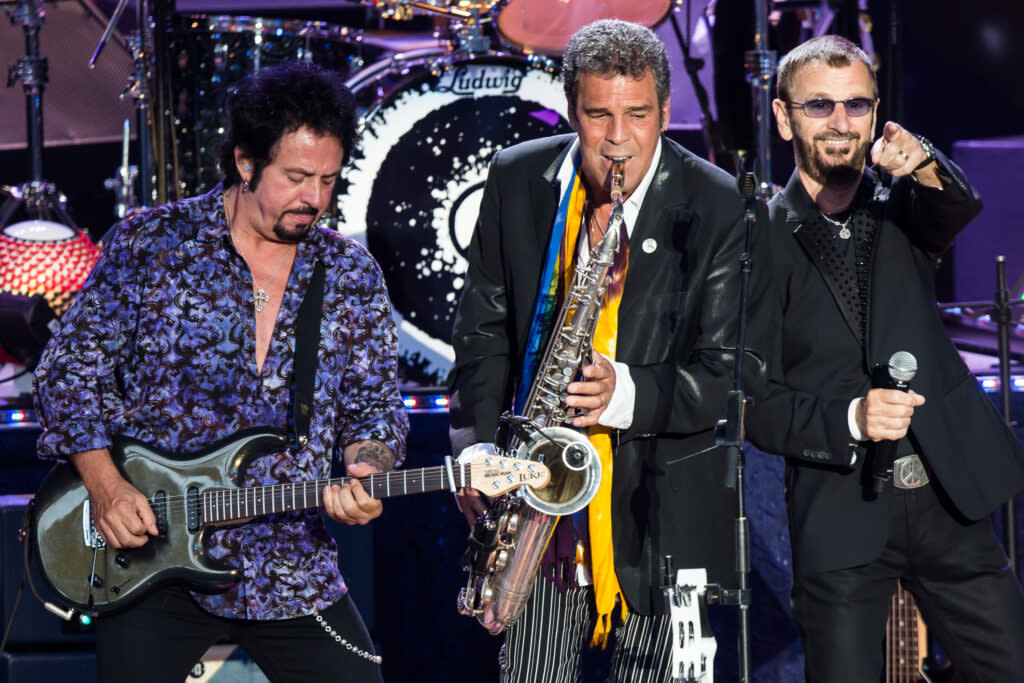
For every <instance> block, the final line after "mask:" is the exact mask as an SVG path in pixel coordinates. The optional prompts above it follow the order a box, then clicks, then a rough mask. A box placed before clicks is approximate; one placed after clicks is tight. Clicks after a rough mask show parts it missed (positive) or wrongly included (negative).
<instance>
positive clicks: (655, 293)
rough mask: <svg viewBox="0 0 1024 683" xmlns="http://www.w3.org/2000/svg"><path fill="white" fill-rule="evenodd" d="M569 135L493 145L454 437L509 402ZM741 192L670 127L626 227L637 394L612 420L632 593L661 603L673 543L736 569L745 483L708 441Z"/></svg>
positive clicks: (623, 578) (462, 308)
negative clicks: (629, 413) (624, 424)
mask: <svg viewBox="0 0 1024 683" xmlns="http://www.w3.org/2000/svg"><path fill="white" fill-rule="evenodd" d="M574 139H575V136H574V135H566V136H558V137H553V138H546V139H543V140H537V141H532V142H527V143H523V144H520V145H516V146H515V147H512V148H509V149H507V150H504V151H502V152H501V153H499V154H498V155H496V156H495V159H494V161H493V162H492V165H491V169H490V172H489V176H488V180H487V184H486V188H485V190H484V197H483V200H482V204H481V208H480V218H479V220H478V222H477V227H476V232H475V234H474V236H473V239H472V242H471V244H470V249H469V267H468V272H467V276H466V285H465V288H464V291H463V295H462V299H461V303H460V305H459V309H458V313H457V316H456V321H455V328H454V330H453V334H452V345H453V347H454V349H455V363H454V365H453V368H452V371H451V374H450V375H449V379H448V382H449V388H450V391H451V405H450V406H449V412H450V418H451V437H452V445H453V448H454V450H455V452H456V453H457V452H459V451H461V450H462V449H463V448H465V447H466V446H468V445H470V444H472V443H476V442H481V441H490V440H492V439H493V434H494V431H495V427H496V425H497V418H498V416H499V415H500V414H501V413H502V412H503V411H505V410H507V409H508V408H509V406H510V402H511V397H512V394H513V391H514V385H515V382H516V380H517V378H518V377H519V374H520V370H521V367H522V365H521V363H522V358H523V352H524V346H525V344H526V340H527V336H528V334H529V327H530V323H531V316H532V314H533V307H534V302H535V300H536V297H537V290H538V287H539V281H540V278H541V272H540V271H541V268H542V267H543V258H544V250H545V248H546V246H547V240H548V236H549V234H550V231H551V227H552V224H553V222H554V217H555V213H556V210H557V202H558V199H559V185H558V182H557V179H556V174H557V172H558V169H559V166H560V165H561V163H562V161H563V159H564V157H565V155H566V154H567V153H568V150H569V147H570V146H571V143H572V142H573V140H574ZM741 216H742V205H741V200H740V198H739V196H738V194H737V193H736V191H735V189H734V185H733V182H732V179H731V178H730V177H729V176H728V175H726V174H725V173H723V172H722V171H720V170H719V169H717V168H715V167H713V166H711V165H710V164H708V163H707V162H705V161H704V160H702V159H700V158H698V157H696V156H695V155H693V154H691V153H690V152H688V151H687V150H685V149H683V148H682V147H680V146H678V145H676V144H675V143H674V142H672V141H670V140H669V139H668V138H665V137H663V138H662V153H661V158H660V161H659V163H658V167H657V169H656V172H655V177H654V179H653V182H652V183H651V185H650V187H649V189H648V192H647V194H646V196H645V199H644V203H643V207H642V209H641V212H640V215H639V217H638V219H637V224H636V226H634V229H633V232H632V234H631V237H630V257H629V268H628V271H627V275H626V283H625V289H624V292H623V299H622V302H621V304H620V309H619V325H618V339H617V360H619V361H621V362H624V363H626V364H627V365H628V366H629V370H630V374H631V376H632V379H633V381H634V383H635V384H636V404H635V410H634V415H633V423H632V426H631V427H630V428H629V429H626V430H621V431H618V432H617V433H616V435H615V444H616V450H615V456H614V467H613V470H614V472H613V474H612V476H613V484H612V499H613V500H612V505H613V538H614V543H615V560H616V562H615V564H616V571H617V573H618V576H619V580H620V583H621V584H622V587H623V590H624V591H625V594H626V598H627V600H628V602H629V605H630V607H631V608H632V609H634V610H638V611H640V612H641V613H646V614H649V613H652V612H658V611H661V608H662V604H661V596H660V593H659V592H658V589H659V587H660V581H661V567H662V556H663V555H665V554H672V555H673V556H674V558H675V566H676V567H678V568H682V567H690V566H706V567H708V568H709V571H710V575H711V578H712V580H717V581H720V582H723V583H725V584H727V585H732V584H733V583H734V580H735V578H734V568H733V567H734V560H733V540H732V533H733V532H732V518H733V517H734V510H735V508H734V505H735V502H734V496H733V495H732V494H731V492H729V491H728V490H727V489H726V488H725V487H724V485H723V482H724V481H725V466H726V463H725V462H724V458H723V457H722V454H721V452H720V451H718V450H714V451H712V452H710V453H708V454H706V455H704V456H701V457H693V458H690V459H686V460H682V459H681V458H684V457H685V456H687V455H690V454H693V453H694V452H696V451H698V450H700V449H703V448H704V447H706V446H708V445H710V443H711V441H712V439H711V435H710V429H711V428H712V427H713V425H714V423H715V422H716V421H717V420H718V419H721V418H723V417H724V415H725V395H726V392H727V390H728V388H729V384H730V378H731V363H732V353H731V352H730V349H729V347H730V345H731V344H732V340H733V337H734V332H735V313H734V312H735V310H736V305H737V299H738V282H739V266H738V263H739V257H740V251H741V249H742V232H741V229H740V228H741Z"/></svg>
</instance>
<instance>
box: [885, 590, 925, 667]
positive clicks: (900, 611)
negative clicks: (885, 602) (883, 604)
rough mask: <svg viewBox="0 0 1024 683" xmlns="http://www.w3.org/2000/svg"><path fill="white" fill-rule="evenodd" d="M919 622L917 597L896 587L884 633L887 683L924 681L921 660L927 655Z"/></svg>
mask: <svg viewBox="0 0 1024 683" xmlns="http://www.w3.org/2000/svg"><path fill="white" fill-rule="evenodd" d="M919 622H920V612H918V609H917V603H915V602H914V596H912V595H911V594H910V591H908V590H906V589H905V588H903V585H902V584H900V583H897V585H896V593H895V594H894V595H893V596H892V602H891V603H890V606H889V621H888V623H887V624H886V629H885V631H886V633H885V639H886V643H885V645H886V648H885V650H886V651H885V659H886V662H885V681H886V683H918V681H920V680H922V678H921V660H922V659H923V657H924V655H925V653H924V652H922V651H921V647H920V641H921V639H922V638H921V636H922V635H923V634H922V633H920V632H919V631H918V626H919ZM921 627H922V628H923V624H921Z"/></svg>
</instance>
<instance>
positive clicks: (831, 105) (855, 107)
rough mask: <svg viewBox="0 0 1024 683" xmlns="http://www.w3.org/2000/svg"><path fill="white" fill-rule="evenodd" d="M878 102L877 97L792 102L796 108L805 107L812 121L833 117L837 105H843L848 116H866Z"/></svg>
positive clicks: (805, 111)
mask: <svg viewBox="0 0 1024 683" xmlns="http://www.w3.org/2000/svg"><path fill="white" fill-rule="evenodd" d="M877 101H878V98H877V97H851V98H850V99H848V100H827V99H824V98H820V97H819V98H816V99H813V100H807V101H806V102H790V103H789V104H790V105H792V106H794V107H803V108H804V113H805V114H807V115H808V116H810V117H811V118H812V119H824V118H828V117H829V116H832V112H834V111H835V109H836V105H837V104H841V105H843V108H844V109H845V110H846V115H847V116H854V117H856V116H864V115H865V114H867V113H868V112H870V111H871V107H873V106H874V104H875V102H877Z"/></svg>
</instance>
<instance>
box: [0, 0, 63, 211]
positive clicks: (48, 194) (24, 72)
mask: <svg viewBox="0 0 1024 683" xmlns="http://www.w3.org/2000/svg"><path fill="white" fill-rule="evenodd" d="M4 9H6V10H7V14H8V15H9V17H10V19H11V23H12V24H21V26H22V28H23V29H24V31H25V57H24V58H22V59H19V60H18V61H16V62H14V63H13V64H11V65H10V66H9V67H8V71H7V87H8V88H10V87H13V86H14V84H15V83H16V82H18V81H21V83H22V87H23V88H24V90H25V115H26V120H27V126H28V149H29V155H30V158H31V161H32V180H31V181H29V182H27V183H24V184H22V185H17V186H13V187H11V186H4V187H3V188H0V189H2V190H3V191H4V192H6V194H7V199H6V200H5V201H4V203H3V206H0V226H6V225H7V222H8V221H9V220H10V219H11V217H12V216H13V215H14V213H15V212H16V211H17V210H18V208H19V207H20V206H24V207H25V209H26V210H27V211H28V212H29V213H31V214H34V215H35V217H36V218H40V219H48V220H49V219H53V218H56V219H57V220H58V221H59V222H61V223H64V224H65V225H68V226H69V227H71V228H74V229H76V230H77V229H78V226H77V225H75V222H74V221H73V220H72V219H71V215H70V214H69V213H68V210H67V198H66V197H65V196H64V195H63V194H62V193H60V192H58V191H57V188H56V186H54V185H53V184H52V183H48V182H46V181H44V180H43V179H42V178H43V91H44V90H45V89H46V84H47V82H48V79H49V66H48V64H47V61H46V58H45V57H40V56H39V29H40V28H41V27H42V25H43V16H44V14H45V13H44V11H43V8H42V1H41V0H19V2H18V5H17V7H15V8H10V7H5V8H4Z"/></svg>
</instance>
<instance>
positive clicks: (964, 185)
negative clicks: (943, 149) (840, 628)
mask: <svg viewBox="0 0 1024 683" xmlns="http://www.w3.org/2000/svg"><path fill="white" fill-rule="evenodd" d="M939 162H940V164H941V165H942V167H943V169H944V174H945V175H947V176H948V179H949V182H948V183H947V185H946V187H945V188H944V189H943V190H936V189H931V188H927V187H923V186H920V185H918V184H916V183H915V182H913V181H912V180H911V179H909V178H903V179H899V180H896V181H892V179H891V178H889V179H888V183H887V184H883V183H882V182H881V181H879V180H878V179H876V178H875V177H874V176H873V175H871V174H870V172H869V175H867V176H866V177H865V181H864V182H865V183H866V184H868V186H869V187H868V189H869V192H870V193H871V194H872V195H873V199H872V201H873V202H877V203H878V204H879V205H880V206H881V208H882V213H881V216H882V219H881V224H880V226H879V228H878V230H877V232H876V234H875V238H874V248H873V252H872V261H871V275H870V285H869V293H868V314H867V317H868V320H867V328H866V334H865V337H864V339H863V341H862V340H860V339H858V337H857V336H856V335H855V334H854V332H853V330H852V329H851V326H850V325H849V323H848V321H847V319H846V317H844V315H843V310H842V304H841V301H840V299H839V298H838V297H837V296H835V292H836V291H837V289H836V283H834V282H832V283H830V282H829V277H830V276H829V275H828V273H827V270H828V269H827V268H826V267H825V266H824V259H823V258H822V254H819V253H816V252H815V250H814V247H813V245H812V243H811V241H809V240H806V239H802V237H801V231H802V230H803V229H804V225H805V222H806V221H807V220H809V219H810V218H811V216H812V215H813V213H812V212H816V211H817V209H816V208H814V205H813V203H811V202H810V198H809V197H807V194H806V191H805V190H804V189H803V186H802V184H801V182H800V179H799V176H797V175H796V174H795V173H794V175H793V178H792V179H791V180H790V182H789V184H788V185H787V187H786V189H785V191H784V192H782V193H781V194H779V195H777V196H776V197H775V198H773V200H772V201H771V202H770V210H771V217H772V223H771V226H770V229H769V230H767V231H765V232H763V233H762V234H761V235H760V236H759V239H758V240H757V241H756V243H755V249H754V263H755V274H756V277H755V285H754V287H755V289H756V290H757V291H758V295H759V300H758V301H757V302H755V304H754V307H753V309H752V317H751V325H750V336H749V337H748V340H749V341H750V344H751V345H753V346H754V347H755V348H758V349H759V350H760V351H761V352H762V353H763V354H764V355H765V357H766V358H767V362H768V366H769V375H768V376H769V377H770V378H771V381H770V382H769V383H768V384H767V385H765V386H762V387H761V388H760V389H759V390H758V391H757V392H756V393H757V394H759V395H757V396H756V397H755V404H754V406H753V408H751V409H750V411H749V412H748V415H747V436H748V438H749V439H750V440H751V441H752V442H753V443H754V444H755V445H757V446H758V447H760V448H762V449H763V450H766V451H769V452H774V453H779V454H781V455H785V456H787V458H788V459H787V471H786V484H787V490H786V495H787V503H788V510H789V518H790V531H791V535H792V543H793V555H794V570H795V571H796V572H797V573H811V572H817V571H826V570H830V569H839V568H845V567H851V566H855V565H858V564H863V563H866V562H869V561H871V560H872V559H874V558H875V557H877V555H878V553H879V552H880V551H881V549H882V546H883V544H884V542H885V538H886V535H887V533H888V514H887V506H888V503H887V499H886V496H888V495H891V487H890V488H887V489H886V492H885V494H883V497H882V498H881V499H877V500H871V499H870V496H869V495H866V493H865V491H866V488H865V486H864V479H865V472H864V470H863V467H864V466H865V464H866V463H867V462H868V458H867V457H865V456H866V451H865V449H864V447H863V446H861V445H858V444H852V443H851V438H850V433H849V427H848V422H847V410H848V408H849V404H850V401H851V400H852V399H854V398H855V397H857V396H863V395H864V394H865V393H866V392H867V391H868V389H870V387H871V381H870V368H871V367H872V366H874V365H876V364H883V365H884V364H886V363H887V362H888V359H889V357H890V356H891V355H892V354H893V353H894V352H896V351H909V352H911V353H913V354H914V356H915V357H916V358H917V361H918V368H919V369H918V372H917V374H916V376H915V377H914V379H913V381H912V382H911V388H912V389H914V390H915V391H917V392H918V393H920V394H922V395H923V396H924V397H925V399H926V403H925V405H923V406H921V407H920V408H917V409H916V411H915V413H914V417H913V419H912V422H911V426H910V438H911V443H912V445H913V448H914V450H917V451H918V452H920V453H921V455H922V456H923V457H924V459H925V461H926V463H927V465H928V467H930V469H931V472H932V477H933V478H934V479H935V480H937V482H938V485H939V486H940V487H941V488H942V489H943V490H944V491H945V492H946V494H948V496H949V498H950V500H951V501H952V502H953V504H954V505H955V506H956V508H957V509H958V510H959V512H960V513H962V514H963V515H964V516H965V517H967V518H968V519H980V518H982V517H984V516H985V515H987V514H988V513H989V512H991V511H992V510H993V509H994V508H995V507H996V506H998V505H999V504H1001V503H1002V502H1004V501H1005V500H1007V499H1008V498H1009V497H1011V496H1012V495H1013V494H1014V493H1016V492H1017V491H1018V490H1020V489H1021V487H1022V486H1024V451H1022V449H1021V446H1020V444H1019V443H1018V442H1017V440H1016V438H1015V437H1014V435H1013V434H1012V432H1011V431H1010V430H1009V429H1008V428H1007V427H1006V425H1005V424H1004V423H1003V421H1002V419H1001V418H1000V417H999V415H998V413H997V412H996V411H995V409H994V408H993V406H992V404H991V402H990V400H989V399H988V397H987V396H985V394H984V392H983V391H982V390H981V388H980V387H979V385H978V382H977V380H976V379H975V377H974V376H973V375H972V374H971V373H970V371H969V370H968V369H967V366H966V365H965V364H964V362H963V360H962V359H961V358H960V355H959V354H958V353H957V351H956V349H955V348H954V346H953V344H952V342H951V341H950V339H949V337H948V336H947V334H946V332H945V330H944V328H943V326H942V323H941V320H940V319H939V316H938V313H937V309H936V306H935V302H936V295H935V285H934V282H935V269H936V264H937V261H938V258H939V257H940V255H941V254H942V253H943V252H944V251H945V250H946V249H947V248H948V247H949V245H950V244H951V243H952V241H953V238H954V237H955V236H956V235H957V233H959V231H960V230H962V229H963V228H964V227H965V226H966V225H967V223H968V222H969V221H970V220H971V218H973V217H974V216H975V215H977V213H978V212H979V211H980V210H981V199H980V197H979V196H978V195H977V194H976V192H975V191H974V189H973V188H972V187H971V186H970V185H969V184H968V182H967V180H966V178H965V177H964V176H963V173H962V172H961V171H960V169H958V168H957V167H956V166H955V165H954V164H952V162H950V161H949V160H948V159H946V158H945V156H943V155H941V153H940V154H939Z"/></svg>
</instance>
